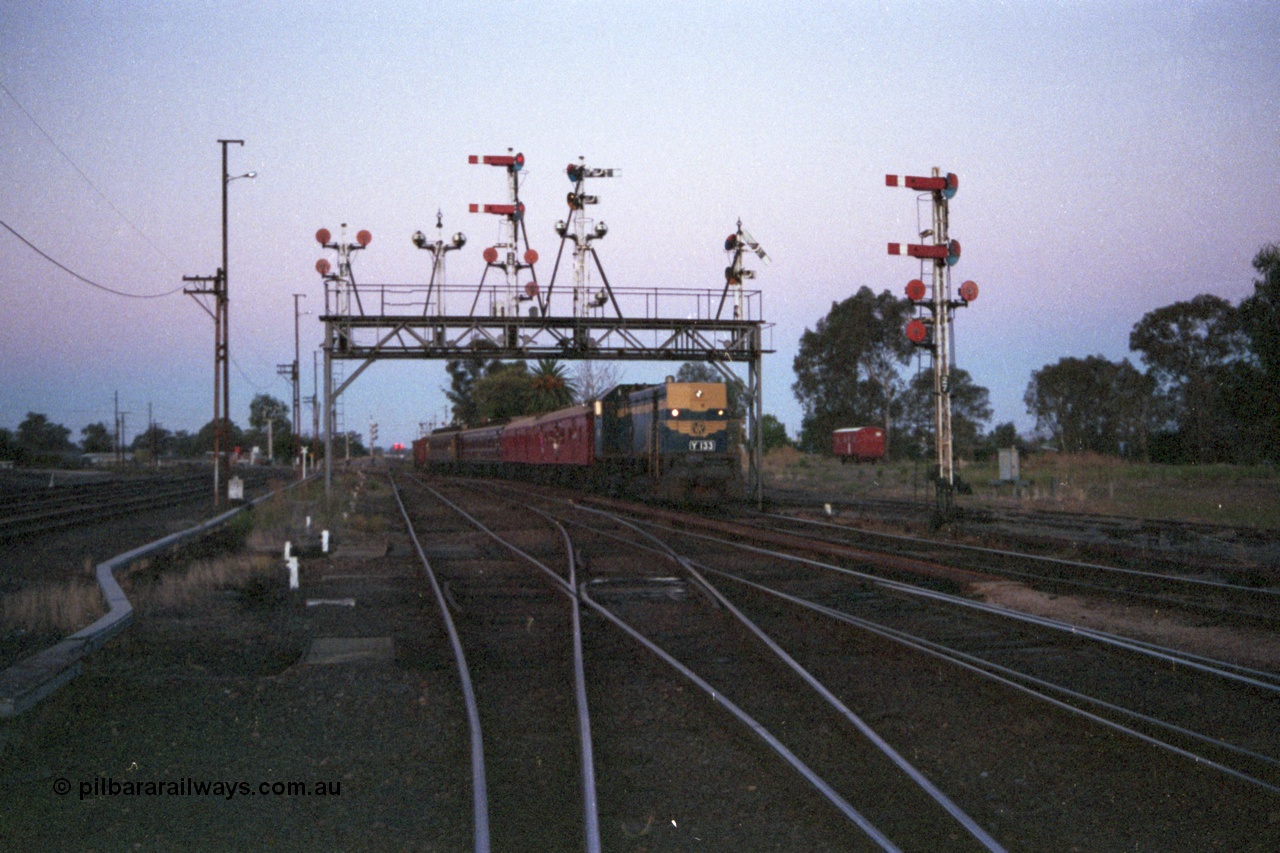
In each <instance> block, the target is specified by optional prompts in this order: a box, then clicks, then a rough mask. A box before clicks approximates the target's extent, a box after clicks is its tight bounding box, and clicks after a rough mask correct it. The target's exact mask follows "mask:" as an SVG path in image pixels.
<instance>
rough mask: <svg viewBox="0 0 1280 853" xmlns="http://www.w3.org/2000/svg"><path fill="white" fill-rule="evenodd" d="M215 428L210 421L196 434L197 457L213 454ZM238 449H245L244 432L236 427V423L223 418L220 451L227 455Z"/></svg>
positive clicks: (195, 447)
mask: <svg viewBox="0 0 1280 853" xmlns="http://www.w3.org/2000/svg"><path fill="white" fill-rule="evenodd" d="M213 426H214V422H213V421H212V420H210V421H209V422H208V423H207V424H205V425H204V426H202V427H200V431H199V432H198V433H196V436H195V441H194V443H193V444H194V449H195V452H196V454H197V455H200V454H204V453H212V452H213ZM237 447H244V432H243V431H242V430H241V429H240V427H238V426H236V425H235V422H234V421H229V420H227V419H226V418H223V419H222V442H221V444H220V445H219V446H218V450H219V451H220V452H222V453H227V452H230V451H231V450H234V449H235V448H237Z"/></svg>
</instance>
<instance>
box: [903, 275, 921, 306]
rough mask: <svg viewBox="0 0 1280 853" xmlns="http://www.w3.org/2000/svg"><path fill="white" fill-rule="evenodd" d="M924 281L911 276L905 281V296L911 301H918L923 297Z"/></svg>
mask: <svg viewBox="0 0 1280 853" xmlns="http://www.w3.org/2000/svg"><path fill="white" fill-rule="evenodd" d="M924 293H925V291H924V282H923V281H921V280H920V279H918V278H913V279H911V281H909V282H907V298H908V299H910V300H911V301H912V302H920V301H921V300H923V299H924Z"/></svg>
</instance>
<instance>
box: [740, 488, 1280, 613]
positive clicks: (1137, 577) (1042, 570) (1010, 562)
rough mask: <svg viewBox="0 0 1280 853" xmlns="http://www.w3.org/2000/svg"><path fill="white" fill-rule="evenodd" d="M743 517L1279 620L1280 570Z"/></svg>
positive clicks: (889, 550)
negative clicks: (1155, 561)
mask: <svg viewBox="0 0 1280 853" xmlns="http://www.w3.org/2000/svg"><path fill="white" fill-rule="evenodd" d="M744 521H745V522H746V523H748V524H750V525H751V526H752V527H754V528H759V529H764V530H770V531H775V532H777V533H783V534H786V533H790V534H796V535H800V536H804V537H806V538H809V539H812V540H815V541H817V542H824V543H830V544H832V545H843V546H849V547H853V548H860V549H870V550H873V551H876V552H880V553H885V554H900V555H905V556H908V557H911V558H916V559H919V560H930V561H937V562H944V563H946V564H947V565H948V566H955V567H959V568H967V569H972V570H974V571H978V572H982V573H985V574H989V575H994V576H998V577H1000V578H1006V579H1009V580H1013V581H1017V582H1019V583H1023V584H1026V585H1028V586H1031V587H1034V588H1036V589H1042V590H1047V591H1051V592H1053V593H1083V594H1088V595H1105V596H1108V597H1110V598H1111V599H1113V600H1116V601H1120V602H1123V603H1125V604H1130V603H1133V602H1135V601H1138V602H1144V603H1146V604H1149V605H1152V606H1156V607H1165V608H1178V609H1180V610H1182V611H1185V612H1188V613H1192V614H1195V615H1197V616H1200V617H1212V618H1213V619H1214V620H1215V621H1216V622H1218V623H1221V624H1248V625H1254V626H1257V627H1260V628H1265V629H1273V628H1275V627H1277V626H1278V625H1280V569H1272V570H1268V569H1264V568H1260V567H1256V566H1250V567H1240V566H1232V565H1222V564H1219V563H1217V562H1213V561H1208V562H1207V565H1196V566H1193V567H1189V566H1186V565H1183V564H1181V563H1177V564H1174V565H1172V566H1165V567H1162V568H1163V570H1153V569H1145V568H1131V567H1128V566H1124V565H1108V564H1103V563H1099V562H1093V561H1086V560H1077V559H1066V558H1063V557H1051V556H1045V555H1041V554H1028V553H1024V552H1019V551H1014V550H1011V549H1008V548H995V547H985V546H979V545H971V544H965V543H962V542H954V541H946V540H940V539H937V538H929V537H923V536H910V535H905V534H893V533H885V532H882V531H875V530H867V529H864V528H861V527H857V526H854V525H851V524H846V523H839V522H837V521H831V520H824V519H818V518H811V517H805V516H802V515H784V514H777V513H749V514H747V515H746V516H744Z"/></svg>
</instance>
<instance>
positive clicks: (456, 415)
mask: <svg viewBox="0 0 1280 853" xmlns="http://www.w3.org/2000/svg"><path fill="white" fill-rule="evenodd" d="M489 348H491V346H490V347H489ZM500 364H502V362H500V361H498V360H497V359H495V358H492V357H490V356H486V355H484V354H483V353H482V352H476V353H475V354H473V355H470V356H468V357H467V358H462V359H453V360H452V361H447V362H445V365H444V369H445V370H446V371H447V372H448V374H449V388H448V389H447V390H445V392H444V394H445V396H446V397H447V398H448V399H449V402H450V403H452V404H453V422H454V423H455V424H458V425H461V426H468V425H471V424H477V423H479V422H480V413H479V411H478V409H477V407H476V401H475V385H476V383H477V382H479V381H480V380H481V379H483V378H484V377H485V375H486V374H487V373H488V372H489V371H490V370H493V369H495V368H496V367H497V366H498V365H500Z"/></svg>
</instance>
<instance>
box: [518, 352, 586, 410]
mask: <svg viewBox="0 0 1280 853" xmlns="http://www.w3.org/2000/svg"><path fill="white" fill-rule="evenodd" d="M529 382H530V385H531V386H532V393H531V394H530V400H529V403H530V409H531V410H530V411H529V412H528V414H533V415H536V414H541V413H542V412H554V411H555V410H556V409H563V408H565V407H566V406H571V405H573V399H574V395H575V394H576V393H577V391H576V389H575V388H574V387H573V383H572V382H571V381H570V380H569V379H568V378H567V377H566V376H565V370H564V366H563V365H561V364H560V363H559V362H558V361H556V360H555V359H554V358H543V359H539V360H538V367H537V369H536V370H534V371H533V374H532V375H531V376H530V380H529Z"/></svg>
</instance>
